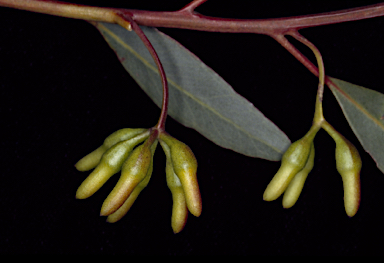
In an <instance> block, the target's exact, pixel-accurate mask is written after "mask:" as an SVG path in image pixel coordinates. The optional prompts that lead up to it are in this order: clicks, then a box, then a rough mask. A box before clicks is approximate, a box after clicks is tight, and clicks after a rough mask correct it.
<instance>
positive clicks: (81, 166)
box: [75, 145, 108, 172]
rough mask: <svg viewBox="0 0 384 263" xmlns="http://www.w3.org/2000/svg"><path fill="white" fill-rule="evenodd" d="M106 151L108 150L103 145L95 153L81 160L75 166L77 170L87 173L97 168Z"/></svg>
mask: <svg viewBox="0 0 384 263" xmlns="http://www.w3.org/2000/svg"><path fill="white" fill-rule="evenodd" d="M106 150H108V148H106V147H105V146H104V145H101V146H100V147H99V148H97V149H96V150H94V151H93V152H91V153H89V154H87V155H86V156H84V157H83V158H81V159H80V161H78V162H77V163H76V164H75V167H76V169H77V170H78V171H81V172H85V171H89V170H91V169H93V168H95V167H96V166H97V165H98V164H99V162H100V159H101V157H102V156H103V154H104V153H105V151H106Z"/></svg>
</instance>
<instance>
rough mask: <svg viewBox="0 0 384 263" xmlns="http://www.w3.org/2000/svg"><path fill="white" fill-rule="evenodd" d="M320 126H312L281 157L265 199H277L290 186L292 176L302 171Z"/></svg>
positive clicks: (264, 196)
mask: <svg viewBox="0 0 384 263" xmlns="http://www.w3.org/2000/svg"><path fill="white" fill-rule="evenodd" d="M318 130H319V127H317V126H312V127H311V129H310V130H309V132H308V133H307V134H306V135H305V136H304V137H303V138H302V139H300V140H298V141H296V142H294V143H292V144H291V146H290V147H289V148H288V150H287V151H286V152H285V153H284V155H283V158H282V159H281V166H280V169H279V170H278V171H277V173H276V175H275V176H274V177H273V178H272V180H271V182H270V183H269V184H268V186H267V188H266V189H265V192H264V195H263V198H264V200H265V201H273V200H275V199H277V198H278V197H279V196H280V195H281V194H282V193H283V192H284V191H285V189H286V188H287V187H288V185H289V183H290V182H291V180H292V178H293V177H294V176H295V175H296V174H297V173H298V172H299V171H301V170H302V169H303V168H304V166H305V164H306V163H307V160H308V157H309V152H310V150H311V144H312V141H313V139H314V137H315V135H316V133H317V131H318Z"/></svg>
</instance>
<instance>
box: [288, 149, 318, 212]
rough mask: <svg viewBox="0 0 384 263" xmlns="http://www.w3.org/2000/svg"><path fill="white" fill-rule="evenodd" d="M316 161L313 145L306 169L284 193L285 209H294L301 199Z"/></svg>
mask: <svg viewBox="0 0 384 263" xmlns="http://www.w3.org/2000/svg"><path fill="white" fill-rule="evenodd" d="M314 159H315V147H314V145H313V143H312V144H311V151H310V153H309V157H308V160H307V163H306V164H305V166H304V168H303V169H302V170H301V171H300V172H298V173H297V174H296V175H295V176H294V177H293V179H292V181H291V182H290V183H289V185H288V187H287V189H286V190H285V192H284V196H283V207H284V208H290V207H292V206H293V205H294V204H295V203H296V201H297V200H298V199H299V196H300V194H301V191H302V190H303V187H304V183H305V180H306V179H307V176H308V174H309V172H310V171H311V170H312V168H313V165H314Z"/></svg>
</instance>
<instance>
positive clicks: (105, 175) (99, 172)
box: [76, 133, 148, 199]
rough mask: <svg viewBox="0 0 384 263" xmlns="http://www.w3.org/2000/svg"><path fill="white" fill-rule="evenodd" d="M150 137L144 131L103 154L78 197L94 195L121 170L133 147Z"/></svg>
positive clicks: (82, 185)
mask: <svg viewBox="0 0 384 263" xmlns="http://www.w3.org/2000/svg"><path fill="white" fill-rule="evenodd" d="M147 137H148V135H147V134H145V133H143V134H141V135H139V136H136V137H133V138H131V139H128V140H125V141H122V142H119V143H117V144H115V145H114V146H112V147H111V148H110V149H109V150H108V151H106V152H105V153H104V154H103V157H102V159H101V161H100V163H99V165H98V166H97V167H96V169H95V170H93V171H92V173H91V174H90V175H89V176H88V177H87V178H86V179H85V180H84V181H83V183H82V184H81V185H80V186H79V188H78V189H77V192H76V198H78V199H84V198H87V197H89V196H91V195H93V194H94V193H95V192H96V191H97V190H99V189H100V187H101V186H103V185H104V183H105V182H106V181H107V180H108V179H109V178H110V177H111V176H112V175H114V174H115V173H117V172H119V171H120V169H121V167H122V165H123V163H124V161H125V160H126V159H127V157H128V155H129V154H130V152H131V151H132V149H133V148H134V147H135V146H136V145H137V144H139V143H140V142H142V141H144V140H145V139H146V138H147Z"/></svg>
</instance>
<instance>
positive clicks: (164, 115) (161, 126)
mask: <svg viewBox="0 0 384 263" xmlns="http://www.w3.org/2000/svg"><path fill="white" fill-rule="evenodd" d="M121 16H122V18H123V19H126V20H127V21H128V22H129V23H130V24H131V28H132V29H133V31H135V33H136V34H137V35H138V36H139V37H140V39H141V41H143V43H144V45H145V46H146V47H147V49H148V51H149V53H150V54H151V56H152V58H153V60H154V61H155V63H156V66H157V68H158V70H159V73H160V78H161V84H162V86H163V103H162V107H161V113H160V118H159V121H158V122H157V124H156V128H157V129H158V130H160V131H163V130H164V127H165V121H166V119H167V113H168V81H167V77H166V75H165V71H164V68H163V65H162V64H161V61H160V59H159V56H158V55H157V53H156V50H155V49H154V48H153V46H152V44H151V42H150V41H149V40H148V38H147V37H146V36H145V34H144V32H143V31H142V30H141V28H140V27H139V25H138V24H137V23H136V22H135V21H133V19H132V17H131V16H130V14H127V12H124V14H122V15H121Z"/></svg>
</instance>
